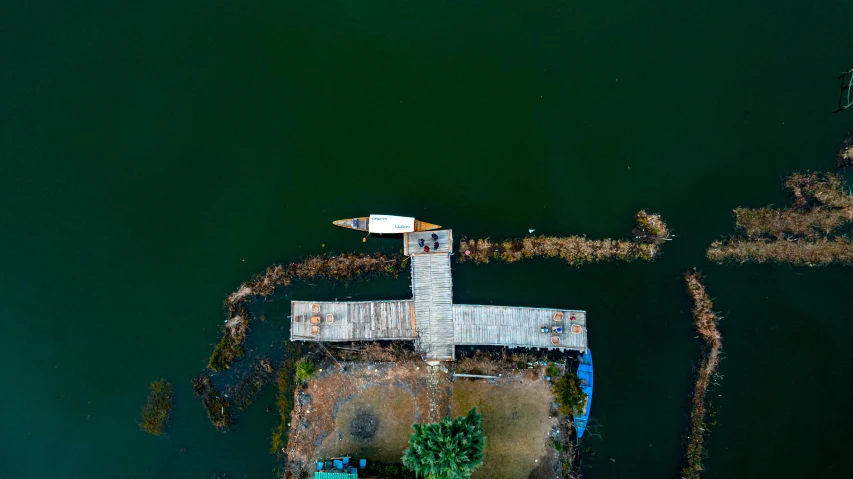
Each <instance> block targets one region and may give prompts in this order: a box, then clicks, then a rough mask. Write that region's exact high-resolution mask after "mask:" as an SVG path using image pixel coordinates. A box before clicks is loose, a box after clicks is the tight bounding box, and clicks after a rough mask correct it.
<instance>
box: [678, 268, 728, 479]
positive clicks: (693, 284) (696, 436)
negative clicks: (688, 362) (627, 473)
mask: <svg viewBox="0 0 853 479" xmlns="http://www.w3.org/2000/svg"><path fill="white" fill-rule="evenodd" d="M684 280H685V281H686V283H687V292H688V294H689V295H690V298H691V299H692V300H693V324H694V326H695V327H696V331H697V332H698V333H699V335H700V336H701V337H702V340H704V341H705V345H706V348H707V349H706V352H705V357H704V358H703V359H702V363H701V365H700V366H699V371H698V373H697V374H696V384H695V386H694V388H693V401H692V410H691V412H690V425H689V434H688V436H687V446H686V450H685V462H686V464H685V466H684V467H683V468H682V470H681V474H682V476H683V477H685V478H689V479H698V478H699V476H700V474H701V472H702V471H703V468H702V458H703V457H704V442H705V432H706V425H705V412H706V411H705V395H706V393H707V392H708V387H709V386H710V384H711V380H712V378H713V377H714V373H715V371H716V370H717V364H718V363H719V361H720V349H721V348H722V341H721V336H720V332H719V331H718V330H717V314H716V313H715V312H714V305H713V303H712V302H711V298H710V297H709V296H708V293H707V292H706V291H705V286H704V285H703V284H702V281H701V277H700V275H699V273H697V272H695V271H690V272H687V273H685V274H684Z"/></svg>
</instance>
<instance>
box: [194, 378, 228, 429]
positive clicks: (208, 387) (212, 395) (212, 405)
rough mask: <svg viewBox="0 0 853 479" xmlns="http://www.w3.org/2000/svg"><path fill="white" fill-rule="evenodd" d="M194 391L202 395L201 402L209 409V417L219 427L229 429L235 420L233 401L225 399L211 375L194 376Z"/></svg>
mask: <svg viewBox="0 0 853 479" xmlns="http://www.w3.org/2000/svg"><path fill="white" fill-rule="evenodd" d="M192 384H193V393H194V394H195V395H196V397H201V403H202V405H204V408H205V409H207V417H208V419H210V422H212V423H213V425H214V426H216V428H217V429H220V430H227V429H228V427H229V426H231V425H232V424H233V423H234V422H233V420H232V418H231V401H229V400H227V399H225V397H224V396H222V395H221V394H220V393H219V391H217V390H216V388H215V387H214V386H213V382H212V381H211V380H210V376H208V375H207V374H204V373H202V374H200V375H199V376H198V377H196V378H193V381H192Z"/></svg>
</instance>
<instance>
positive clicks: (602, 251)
mask: <svg viewBox="0 0 853 479" xmlns="http://www.w3.org/2000/svg"><path fill="white" fill-rule="evenodd" d="M634 220H635V222H636V226H635V228H634V230H633V231H632V232H633V235H634V238H633V240H617V239H609V238H606V239H598V240H593V239H588V238H586V237H585V236H528V237H526V238H518V239H510V240H504V241H501V242H496V243H492V242H491V241H490V240H489V238H481V239H465V238H463V239H462V241H460V244H459V253H460V255H458V258H459V261H460V262H465V261H473V262H475V263H488V262H489V261H492V260H495V261H503V262H505V263H514V262H516V261H521V260H523V259H529V258H536V257H544V258H561V259H563V260H564V261H566V262H567V263H569V264H570V265H572V266H580V265H582V264H586V263H598V262H604V261H636V260H642V261H651V260H653V259H655V258H656V257H657V256H658V255H659V254H660V245H661V244H662V243H663V242H664V241H666V239H667V238H668V237H669V230H668V229H667V227H666V223H664V222H663V220H662V219H661V217H660V215H656V214H649V213H646V212H645V211H640V212H638V213H637V214H636V215H635V216H634Z"/></svg>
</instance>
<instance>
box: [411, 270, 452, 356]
mask: <svg viewBox="0 0 853 479" xmlns="http://www.w3.org/2000/svg"><path fill="white" fill-rule="evenodd" d="M412 295H413V296H414V298H415V317H416V318H417V320H418V331H417V332H418V336H419V337H420V341H421V343H420V346H421V349H423V351H424V359H426V360H427V361H452V360H453V359H454V354H453V280H452V279H451V277H450V255H448V254H446V253H444V254H442V253H439V254H432V253H421V254H415V255H413V256H412Z"/></svg>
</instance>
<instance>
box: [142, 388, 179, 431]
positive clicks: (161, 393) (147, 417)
mask: <svg viewBox="0 0 853 479" xmlns="http://www.w3.org/2000/svg"><path fill="white" fill-rule="evenodd" d="M173 390H174V388H173V387H172V383H170V382H168V381H166V380H165V379H159V380H157V381H154V382H153V383H151V393H150V394H148V400H147V401H146V402H145V406H143V407H142V420H141V421H140V423H139V427H140V428H142V430H143V431H145V432H147V433H149V434H154V435H155V436H159V435H161V434H163V432H164V431H165V430H166V426H167V425H168V424H169V414H171V412H172V393H173Z"/></svg>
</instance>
